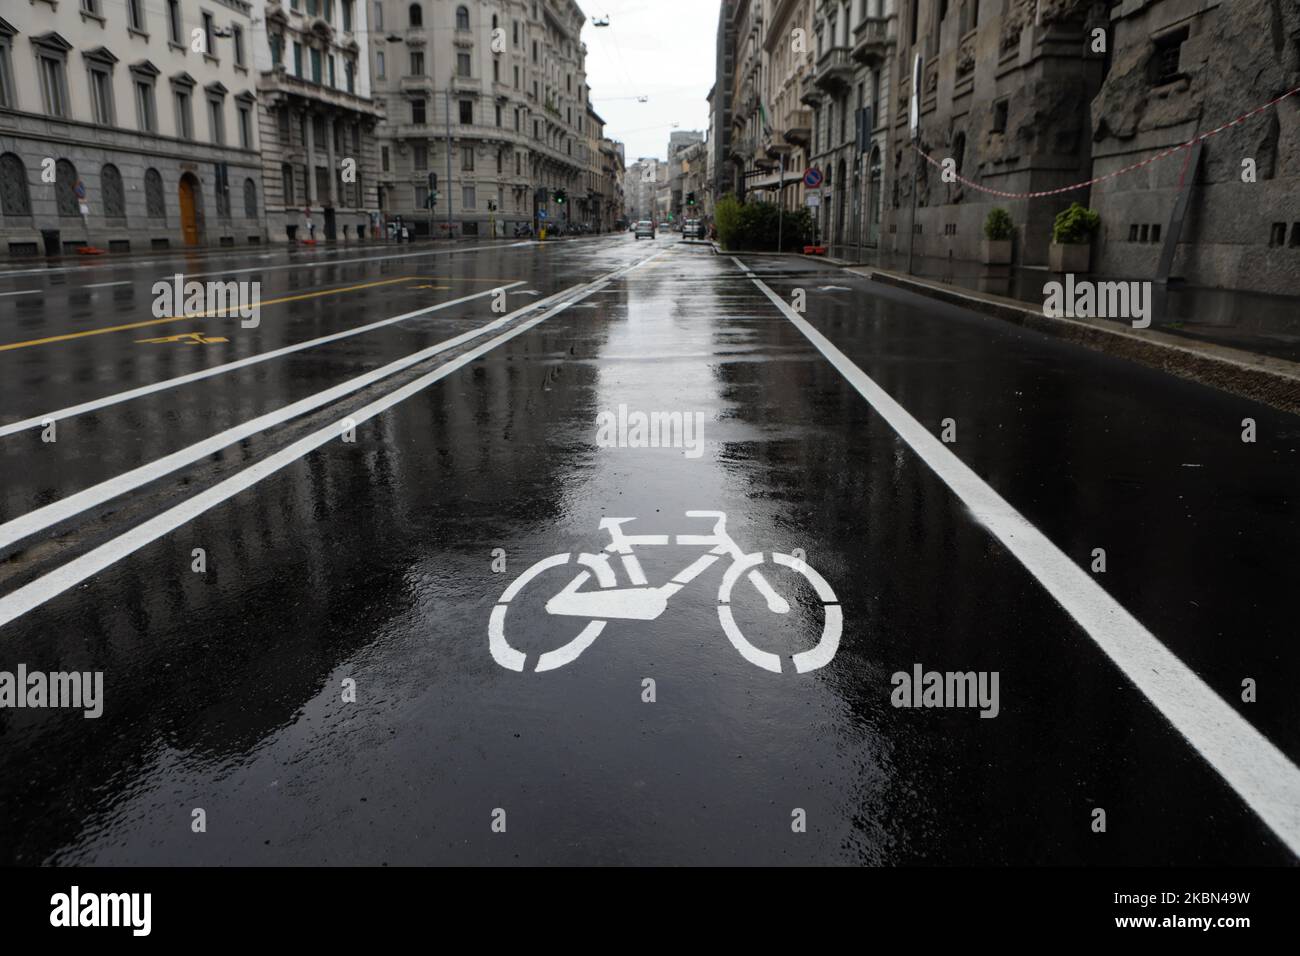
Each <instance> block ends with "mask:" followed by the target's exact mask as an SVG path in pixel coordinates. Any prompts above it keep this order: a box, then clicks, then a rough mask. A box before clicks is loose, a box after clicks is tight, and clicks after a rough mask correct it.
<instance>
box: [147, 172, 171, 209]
mask: <svg viewBox="0 0 1300 956" xmlns="http://www.w3.org/2000/svg"><path fill="white" fill-rule="evenodd" d="M144 211H145V215H147V216H148V217H149V218H150V219H160V220H165V219H166V218H167V204H166V203H165V202H164V201H163V184H162V174H161V173H159V172H158V170H156V169H146V170H145V171H144Z"/></svg>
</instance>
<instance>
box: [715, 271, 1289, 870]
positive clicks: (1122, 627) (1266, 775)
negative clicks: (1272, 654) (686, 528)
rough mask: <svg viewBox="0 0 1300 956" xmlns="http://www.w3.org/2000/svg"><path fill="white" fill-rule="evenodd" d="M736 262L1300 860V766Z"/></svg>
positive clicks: (753, 275)
mask: <svg viewBox="0 0 1300 956" xmlns="http://www.w3.org/2000/svg"><path fill="white" fill-rule="evenodd" d="M732 262H734V263H736V265H737V266H739V267H740V268H741V269H742V270H743V271H744V272H745V274H746V275H747V276H749V277H750V279H752V280H753V282H754V284H755V285H756V286H758V288H759V289H761V290H762V291H763V293H764V294H765V295H766V296H767V297H768V298H769V299H770V300H771V301H772V303H773V304H774V305H776V306H777V308H779V309H780V310H781V312H782V313H783V314H784V315H785V317H786V318H787V319H789V320H790V321H791V322H792V323H794V326H795V328H797V329H798V330H799V331H800V332H802V333H803V334H804V335H805V336H806V337H807V338H808V340H809V341H810V342H811V343H812V344H813V346H814V347H815V348H816V349H817V351H819V352H821V354H822V355H823V356H825V358H826V359H827V361H829V362H830V363H831V365H833V366H834V367H835V369H836V371H838V372H839V373H840V374H841V375H843V376H844V378H845V379H847V380H848V382H849V384H850V385H852V386H853V387H854V388H855V389H856V390H857V391H858V393H859V394H861V395H862V397H863V398H865V399H866V400H867V402H868V404H870V405H871V407H872V408H873V409H875V411H876V412H877V413H878V414H879V415H880V416H881V417H882V418H883V419H884V420H885V421H886V422H887V423H888V424H889V426H890V427H891V428H892V429H893V430H894V431H895V432H897V433H898V436H899V437H900V438H902V439H903V441H905V442H907V444H908V445H909V446H910V447H911V449H912V451H914V452H915V453H916V454H917V455H918V456H919V457H920V459H921V460H922V461H924V462H925V463H926V464H927V465H928V466H929V467H930V469H931V470H932V471H933V472H934V473H935V474H936V475H938V476H939V478H940V479H941V480H942V481H943V482H944V484H946V485H947V486H948V487H949V488H950V489H952V491H953V493H954V494H956V495H957V497H958V498H959V499H961V501H962V502H963V503H964V504H965V505H966V507H968V508H969V509H970V511H971V513H972V515H973V516H974V517H975V520H977V521H978V522H979V523H980V524H982V525H984V527H985V528H987V529H988V530H989V532H991V533H992V535H993V536H994V537H995V538H997V540H998V541H999V542H1001V544H1002V546H1003V547H1005V548H1006V549H1007V550H1008V551H1010V552H1011V554H1013V555H1014V556H1015V557H1016V559H1017V560H1019V561H1020V563H1021V564H1023V565H1024V566H1025V569H1026V570H1028V571H1029V573H1030V574H1032V575H1033V576H1034V577H1035V578H1036V579H1037V580H1038V583H1039V584H1041V585H1042V586H1043V587H1044V588H1045V589H1046V590H1047V592H1048V593H1049V594H1050V595H1051V596H1052V597H1053V598H1054V599H1055V600H1056V601H1057V603H1059V604H1060V605H1061V607H1062V608H1064V609H1065V611H1066V613H1068V614H1069V615H1070V617H1072V618H1074V620H1075V621H1076V622H1077V623H1078V624H1079V626H1080V627H1082V628H1083V629H1084V630H1085V631H1086V632H1087V633H1088V636H1089V637H1091V638H1092V639H1093V641H1095V642H1096V644H1097V646H1098V647H1100V648H1101V649H1102V650H1103V651H1104V652H1105V653H1106V656H1107V657H1109V658H1110V659H1111V660H1112V661H1113V662H1114V663H1115V665H1116V666H1117V667H1119V669H1120V670H1121V671H1123V672H1124V674H1125V676H1127V677H1128V679H1129V680H1130V681H1132V682H1133V684H1134V685H1136V686H1137V688H1138V690H1140V691H1141V692H1142V693H1143V694H1145V695H1146V697H1147V699H1148V700H1149V701H1151V703H1152V704H1153V705H1154V706H1155V707H1156V709H1157V710H1159V711H1160V713H1162V714H1163V715H1164V716H1165V718H1166V719H1167V720H1168V721H1169V722H1170V723H1171V724H1173V725H1174V727H1175V728H1176V729H1177V730H1178V732H1179V733H1181V734H1182V735H1183V736H1184V737H1185V738H1186V739H1187V741H1188V743H1190V744H1191V745H1192V746H1193V747H1194V748H1196V750H1197V751H1198V752H1199V753H1200V754H1201V756H1202V757H1204V758H1205V759H1206V761H1208V762H1209V764H1210V766H1212V767H1213V768H1214V769H1215V770H1216V771H1218V773H1219V775H1220V776H1221V777H1223V779H1224V780H1226V781H1227V782H1228V784H1229V785H1230V786H1231V787H1232V789H1233V790H1235V791H1237V794H1238V795H1239V796H1240V797H1241V798H1242V799H1243V800H1244V801H1245V802H1246V804H1247V805H1248V806H1249V807H1250V808H1251V809H1252V810H1253V811H1255V813H1256V814H1257V815H1258V816H1259V818H1260V819H1261V820H1263V821H1264V822H1265V823H1266V824H1267V825H1268V826H1269V828H1270V829H1272V830H1273V832H1274V833H1276V834H1277V835H1278V837H1279V838H1281V840H1282V841H1283V842H1284V843H1285V844H1286V845H1287V847H1289V848H1290V850H1291V852H1292V853H1294V854H1296V855H1297V856H1300V768H1297V767H1296V765H1295V764H1293V763H1292V762H1291V761H1290V760H1289V759H1288V758H1287V756H1286V755H1285V754H1284V753H1282V751H1280V750H1278V749H1277V747H1276V746H1274V745H1273V743H1272V742H1271V741H1270V740H1269V739H1268V738H1267V737H1265V736H1264V735H1263V734H1261V733H1260V732H1259V731H1258V730H1256V729H1255V728H1254V727H1253V726H1252V725H1251V724H1250V722H1249V721H1247V720H1246V719H1245V718H1244V717H1242V716H1241V715H1240V714H1238V713H1237V711H1235V710H1234V709H1233V708H1232V707H1231V706H1230V705H1229V704H1227V703H1226V702H1225V701H1224V700H1223V698H1221V697H1220V696H1219V695H1218V694H1216V693H1215V692H1214V690H1213V689H1211V688H1210V687H1209V685H1207V684H1206V683H1205V682H1204V681H1203V680H1201V678H1200V677H1198V676H1197V675H1196V673H1195V672H1194V671H1193V670H1192V669H1191V668H1190V667H1188V666H1187V665H1186V664H1184V663H1183V662H1182V661H1181V660H1180V659H1179V658H1178V657H1177V656H1175V655H1174V654H1173V652H1171V651H1170V650H1169V649H1168V648H1167V647H1165V646H1164V644H1162V643H1160V641H1159V639H1158V638H1156V636H1155V635H1154V634H1152V633H1151V632H1150V631H1148V630H1147V629H1146V628H1145V627H1143V626H1142V624H1141V623H1140V622H1139V621H1138V620H1137V619H1136V618H1135V617H1133V615H1131V614H1130V613H1129V612H1128V611H1126V610H1125V609H1124V607H1123V606H1122V605H1121V604H1120V603H1119V602H1118V601H1116V600H1115V599H1114V598H1113V597H1111V596H1110V594H1108V593H1107V592H1106V590H1105V589H1104V588H1102V587H1101V585H1099V584H1098V583H1097V582H1096V581H1095V580H1094V579H1093V578H1092V577H1090V576H1089V575H1088V573H1087V572H1085V571H1084V570H1083V569H1082V568H1080V567H1079V566H1078V565H1077V564H1075V563H1074V562H1073V561H1072V560H1071V559H1070V558H1069V556H1068V555H1066V554H1065V553H1064V552H1063V551H1061V549H1060V548H1058V547H1057V546H1056V545H1054V544H1053V543H1052V542H1051V541H1050V540H1049V539H1048V538H1047V536H1046V535H1044V534H1043V533H1042V532H1041V531H1039V530H1038V529H1037V528H1035V527H1034V526H1033V525H1032V524H1030V523H1029V521H1028V520H1027V519H1025V518H1024V517H1023V516H1022V515H1021V514H1020V513H1019V512H1018V511H1016V510H1015V509H1014V508H1012V507H1011V505H1010V504H1008V503H1007V502H1006V501H1005V500H1004V499H1003V498H1002V496H1001V495H999V494H998V493H997V492H996V491H994V490H993V489H992V488H991V487H989V485H988V484H986V483H985V482H984V480H983V479H981V478H980V477H979V476H978V475H977V474H975V472H973V471H971V470H970V468H968V467H967V466H966V465H965V464H964V463H963V462H962V461H961V459H959V458H958V457H957V456H956V455H955V454H953V453H952V452H951V451H950V450H949V449H948V448H947V447H946V446H945V445H944V444H943V443H942V442H940V441H939V439H937V438H935V436H934V435H933V434H931V433H930V431H929V430H928V429H927V428H925V426H923V425H922V424H921V423H920V422H918V421H917V420H916V419H915V418H913V417H912V416H911V415H910V414H909V413H908V412H907V410H906V409H904V408H903V406H901V405H900V404H898V402H896V401H894V399H893V398H891V397H890V396H889V394H888V393H887V392H886V391H885V390H884V389H882V388H881V387H880V386H879V385H877V384H876V383H875V382H874V381H872V379H871V378H870V377H869V376H868V375H867V374H866V373H865V372H863V371H862V369H860V368H858V367H857V366H856V365H855V364H853V362H852V361H851V360H850V359H849V358H848V357H847V356H845V355H844V353H843V352H841V351H840V350H839V349H837V348H836V347H835V346H834V345H832V344H831V342H830V340H829V339H827V338H826V337H825V336H824V335H822V334H821V333H820V332H818V331H817V330H816V329H814V328H813V327H812V325H810V324H809V323H808V322H807V320H805V319H804V318H803V316H801V315H799V313H798V312H795V311H794V309H792V308H791V307H790V306H789V305H788V304H787V303H786V302H785V300H783V299H782V298H781V297H780V296H779V295H777V294H776V293H775V292H773V291H772V290H771V289H770V288H769V287H768V286H767V284H766V283H764V282H763V281H762V280H761V279H759V278H758V277H757V276H756V275H755V274H754V273H753V272H752V271H750V269H749V268H748V267H746V266H745V264H744V263H742V262H741V261H740V260H739V259H736V258H734V257H733V258H732Z"/></svg>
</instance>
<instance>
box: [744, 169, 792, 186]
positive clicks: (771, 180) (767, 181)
mask: <svg viewBox="0 0 1300 956" xmlns="http://www.w3.org/2000/svg"><path fill="white" fill-rule="evenodd" d="M800 182H803V172H802V171H800V170H797V169H787V170H786V171H785V185H787V186H793V185H795V184H796V183H800ZM780 186H781V172H780V170H777V171H776V172H774V173H768V174H767V175H766V176H760V177H758V178H757V179H751V180H748V181H747V182H746V183H745V188H746V189H778V188H780Z"/></svg>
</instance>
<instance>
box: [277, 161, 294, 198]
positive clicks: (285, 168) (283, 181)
mask: <svg viewBox="0 0 1300 956" xmlns="http://www.w3.org/2000/svg"><path fill="white" fill-rule="evenodd" d="M280 191H281V192H282V193H283V194H284V205H285V207H286V208H288V207H289V206H292V205H294V198H293V167H292V166H290V165H289V164H288V163H281V164H280Z"/></svg>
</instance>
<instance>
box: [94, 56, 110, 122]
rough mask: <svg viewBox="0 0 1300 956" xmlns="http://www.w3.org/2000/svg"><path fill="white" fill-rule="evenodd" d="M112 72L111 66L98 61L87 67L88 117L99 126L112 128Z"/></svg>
mask: <svg viewBox="0 0 1300 956" xmlns="http://www.w3.org/2000/svg"><path fill="white" fill-rule="evenodd" d="M112 70H113V68H112V67H111V66H108V65H107V64H105V63H103V62H100V61H91V63H90V66H89V67H88V74H89V78H90V116H91V119H92V120H94V121H95V122H96V123H98V124H99V125H101V126H112V125H113V124H114V122H115V113H114V110H113V71H112Z"/></svg>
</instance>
